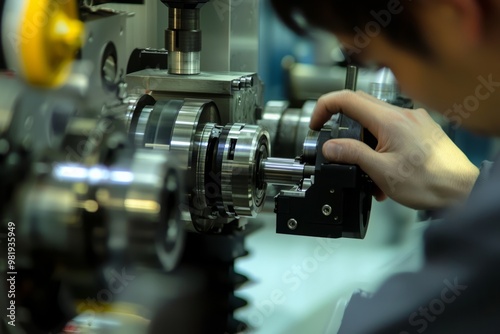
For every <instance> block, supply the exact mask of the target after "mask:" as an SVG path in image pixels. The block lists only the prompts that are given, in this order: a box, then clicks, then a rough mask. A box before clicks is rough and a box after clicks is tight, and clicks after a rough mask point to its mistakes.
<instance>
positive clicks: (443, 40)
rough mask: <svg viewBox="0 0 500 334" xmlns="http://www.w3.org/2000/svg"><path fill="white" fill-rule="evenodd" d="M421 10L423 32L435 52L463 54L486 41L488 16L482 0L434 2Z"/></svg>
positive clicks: (444, 0) (421, 4) (425, 3)
mask: <svg viewBox="0 0 500 334" xmlns="http://www.w3.org/2000/svg"><path fill="white" fill-rule="evenodd" d="M417 6H418V9H417V14H416V15H417V20H418V21H419V25H420V30H422V31H423V32H425V35H426V38H427V39H428V40H429V42H430V44H431V45H432V46H433V47H434V48H437V49H440V48H445V49H447V50H448V51H450V52H463V51H467V50H468V49H470V48H474V47H475V46H477V45H479V44H480V43H481V41H482V40H483V37H484V35H483V34H484V30H483V27H484V18H485V15H484V12H483V6H482V4H481V0H431V1H422V2H420V3H419V4H418V5H417Z"/></svg>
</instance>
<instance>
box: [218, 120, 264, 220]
mask: <svg viewBox="0 0 500 334" xmlns="http://www.w3.org/2000/svg"><path fill="white" fill-rule="evenodd" d="M225 148H226V151H225V152H224V157H223V162H222V168H221V171H222V195H223V199H224V207H225V208H227V210H228V211H229V212H234V213H235V214H236V215H237V216H239V217H242V216H243V217H255V216H256V215H257V213H259V212H260V211H261V209H262V206H263V204H264V199H265V195H266V184H265V183H263V182H260V179H259V177H258V174H259V168H260V163H261V161H262V160H263V159H266V158H267V157H268V156H270V154H271V152H270V145H269V133H268V132H267V131H265V130H264V129H262V128H261V127H260V126H256V125H245V124H234V125H233V126H232V128H231V131H230V132H229V135H228V138H227V140H226V144H225Z"/></svg>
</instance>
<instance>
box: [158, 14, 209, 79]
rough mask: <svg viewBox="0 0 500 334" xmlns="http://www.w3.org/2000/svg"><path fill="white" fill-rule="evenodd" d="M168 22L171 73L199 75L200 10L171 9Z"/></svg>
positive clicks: (169, 67)
mask: <svg viewBox="0 0 500 334" xmlns="http://www.w3.org/2000/svg"><path fill="white" fill-rule="evenodd" d="M168 21H169V22H168V30H167V31H166V44H167V50H168V71H169V73H171V74H184V75H189V74H199V73H200V52H201V30H200V8H170V9H169V18H168Z"/></svg>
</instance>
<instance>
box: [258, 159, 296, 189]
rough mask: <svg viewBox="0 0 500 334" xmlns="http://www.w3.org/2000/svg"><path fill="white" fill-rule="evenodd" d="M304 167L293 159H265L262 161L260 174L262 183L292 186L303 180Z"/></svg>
mask: <svg viewBox="0 0 500 334" xmlns="http://www.w3.org/2000/svg"><path fill="white" fill-rule="evenodd" d="M304 170H305V165H303V164H300V163H298V162H296V161H295V160H294V159H281V158H267V159H265V160H262V163H261V166H260V172H261V175H262V179H263V180H264V182H266V183H268V184H274V185H283V186H294V185H297V184H298V183H299V182H300V181H301V180H302V179H303V178H304Z"/></svg>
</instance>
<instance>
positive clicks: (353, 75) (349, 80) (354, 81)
mask: <svg viewBox="0 0 500 334" xmlns="http://www.w3.org/2000/svg"><path fill="white" fill-rule="evenodd" d="M357 88H358V68H357V67H356V66H352V65H348V66H347V75H346V79H345V89H350V90H352V91H356V89H357Z"/></svg>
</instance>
